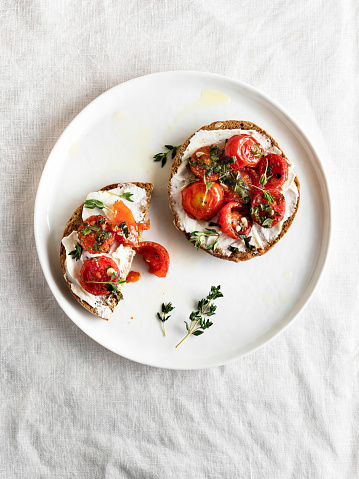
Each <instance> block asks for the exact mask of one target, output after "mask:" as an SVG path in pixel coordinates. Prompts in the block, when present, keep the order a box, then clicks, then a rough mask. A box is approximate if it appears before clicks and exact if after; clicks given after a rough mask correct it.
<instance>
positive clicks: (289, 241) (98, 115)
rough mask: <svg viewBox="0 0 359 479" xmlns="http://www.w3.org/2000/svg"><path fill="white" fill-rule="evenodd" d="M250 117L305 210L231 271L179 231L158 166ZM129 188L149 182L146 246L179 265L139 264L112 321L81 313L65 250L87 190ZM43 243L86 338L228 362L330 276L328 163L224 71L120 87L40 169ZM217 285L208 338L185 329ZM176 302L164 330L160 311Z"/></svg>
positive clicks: (285, 320) (161, 358) (269, 105)
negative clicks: (213, 130) (207, 130)
mask: <svg viewBox="0 0 359 479" xmlns="http://www.w3.org/2000/svg"><path fill="white" fill-rule="evenodd" d="M234 119H236V120H248V121H251V122H253V123H256V124H257V125H259V126H260V127H262V128H263V129H264V130H266V131H267V132H268V133H269V134H270V135H272V136H273V137H274V138H275V139H276V140H277V142H278V143H279V145H280V146H281V148H282V149H283V151H284V152H285V154H286V155H287V157H288V158H289V159H290V160H291V161H292V162H293V163H294V165H295V169H296V172H297V175H298V177H299V181H300V183H301V203H300V207H299V211H298V214H297V216H296V218H295V220H294V223H293V225H292V227H291V228H290V229H289V231H288V233H287V234H286V235H285V236H284V237H283V238H282V240H281V241H280V242H279V243H278V244H277V245H276V246H275V247H274V248H273V249H272V250H271V251H269V252H268V253H267V254H265V255H264V256H262V257H258V258H254V259H252V260H250V261H248V262H244V263H232V262H229V261H224V260H220V259H217V258H214V257H212V256H210V255H209V254H207V253H206V252H204V251H201V250H200V251H197V250H196V249H195V248H194V246H193V245H192V244H191V243H189V242H188V241H187V240H186V238H185V236H184V235H183V233H181V232H180V231H178V230H177V229H176V228H175V226H174V225H173V218H172V213H171V212H170V209H169V205H168V198H167V191H166V186H167V181H168V177H169V174H170V160H168V162H167V164H166V165H165V166H164V167H163V168H161V165H160V163H155V162H154V161H153V159H152V157H153V155H154V154H155V153H158V152H159V151H164V149H163V145H164V144H171V145H179V144H181V143H182V142H183V141H184V140H186V139H187V137H188V136H190V135H191V134H192V133H193V132H194V131H196V130H197V129H199V128H200V127H201V126H203V125H207V124H209V123H211V122H213V121H218V120H234ZM125 181H150V182H152V183H154V185H155V187H154V193H153V197H152V202H151V206H150V210H149V217H150V220H151V229H150V230H149V231H145V232H144V235H143V239H144V240H146V239H147V240H152V241H156V242H159V243H161V244H163V245H164V246H165V247H166V248H167V250H168V252H169V254H170V258H171V266H170V271H169V273H168V276H167V277H166V278H157V277H155V276H153V275H150V274H149V273H148V272H147V268H146V266H145V264H144V262H143V261H142V259H141V258H140V257H136V258H135V261H134V263H133V268H132V269H134V270H137V271H140V272H141V274H142V277H141V280H140V281H139V282H137V283H132V284H128V285H125V287H124V296H125V300H124V301H121V303H120V304H119V305H118V307H117V308H116V311H115V313H114V314H113V316H112V318H111V320H110V321H108V322H107V321H103V320H101V319H99V318H97V317H95V316H93V315H91V314H90V313H89V312H87V311H86V310H85V309H84V308H82V307H81V306H80V305H79V304H78V303H77V302H76V300H75V299H74V298H73V297H72V295H71V294H70V292H69V291H68V289H67V287H66V285H65V281H64V279H63V277H62V273H61V269H60V263H59V250H60V241H61V238H62V233H63V230H64V228H65V225H66V223H67V220H68V219H69V218H70V216H71V215H72V213H73V211H74V210H75V209H76V208H77V207H78V206H79V205H80V204H81V203H82V202H83V201H84V199H85V197H86V195H87V193H88V192H90V191H96V190H98V189H100V188H102V187H103V186H105V185H108V184H111V183H116V182H125ZM35 237H36V246H37V251H38V255H39V258H40V263H41V266H42V269H43V271H44V274H45V277H46V280H47V282H48V284H49V286H50V288H51V290H52V292H53V294H54V296H55V298H56V300H57V301H58V303H59V305H60V306H61V308H62V309H63V310H64V311H65V313H66V314H67V315H68V316H69V318H71V319H72V320H73V321H74V322H75V323H76V324H77V325H78V326H79V327H80V328H81V329H82V330H83V331H84V332H85V333H86V334H88V335H89V336H90V337H91V338H93V339H94V340H95V341H97V342H98V343H100V344H102V345H103V346H104V347H106V348H108V349H109V350H111V351H113V352H115V353H117V354H120V355H122V356H124V357H126V358H129V359H132V360H134V361H137V362H140V363H144V364H148V365H152V366H157V367H163V368H171V369H197V368H205V367H210V366H215V365H222V364H225V363H227V362H229V361H232V360H234V359H238V358H240V357H241V356H243V355H245V354H248V353H249V352H251V351H254V350H255V349H257V348H258V347H260V346H262V345H263V344H265V343H266V342H268V341H269V340H270V339H271V338H273V337H274V336H275V335H276V334H278V333H279V332H280V331H282V330H283V329H284V328H285V327H286V326H287V325H288V324H289V323H290V322H291V321H292V320H293V319H294V318H295V316H296V315H297V314H298V313H299V311H300V310H301V309H302V308H303V306H304V305H305V304H306V303H307V301H308V300H309V298H310V296H311V295H312V293H313V291H314V288H315V286H316V285H317V283H318V280H319V277H320V275H321V273H322V271H323V267H324V263H325V259H326V256H327V252H328V246H329V237H330V203H329V193H328V186H327V182H326V179H325V176H324V173H323V169H322V166H321V162H320V160H319V157H318V154H317V152H316V151H315V149H314V147H313V145H312V144H311V142H310V140H309V139H308V137H307V136H306V135H305V134H304V132H303V130H302V129H301V128H300V127H299V126H298V124H297V123H296V122H295V121H294V120H293V118H291V116H290V115H289V114H288V113H287V112H286V111H284V110H283V108H282V107H280V106H279V105H278V104H277V103H275V102H274V101H273V100H271V99H270V98H268V97H267V96H266V95H264V94H263V93H260V92H259V91H258V90H256V89H255V88H253V87H251V86H249V85H246V84H244V83H241V82H239V81H236V80H231V79H229V78H225V77H222V76H219V75H214V74H209V73H199V72H167V73H157V74H153V75H148V76H144V77H140V78H136V79H134V80H131V81H128V82H126V83H123V84H121V85H118V86H116V87H114V88H112V89H111V90H109V91H107V92H106V93H104V94H102V95H101V96H100V97H98V98H97V99H96V100H95V101H93V102H92V103H91V104H90V105H88V106H87V107H86V108H85V109H84V110H83V111H82V112H81V113H80V114H79V115H78V116H77V117H76V118H75V119H74V120H73V121H72V122H71V124H70V125H69V126H68V127H67V128H66V130H65V131H64V133H63V134H62V135H61V137H60V139H59V140H58V142H57V143H56V145H55V147H54V149H53V150H52V152H51V154H50V156H49V159H48V161H47V163H46V166H45V168H44V171H43V174H42V178H41V181H40V184H39V188H38V192H37V197H36V204H35ZM212 285H215V286H217V285H221V289H222V291H223V294H224V297H223V298H220V299H218V300H217V301H216V304H217V306H218V309H217V313H216V315H215V316H213V317H212V320H213V326H212V327H211V328H210V329H208V330H206V331H205V333H204V334H203V335H201V336H198V337H194V336H190V337H188V338H187V339H186V341H184V342H183V343H182V344H181V346H180V347H179V348H177V349H176V348H175V346H176V344H177V343H178V342H179V341H180V340H181V339H182V338H183V337H184V335H185V333H186V329H185V324H184V321H185V320H188V317H189V314H190V313H191V311H193V310H195V309H196V306H197V302H198V300H199V299H201V298H203V297H205V296H206V295H207V294H208V292H209V290H210V288H211V286H212ZM163 302H165V303H167V302H172V304H173V305H174V306H175V309H174V311H173V312H172V315H171V317H170V319H169V320H168V321H167V322H166V323H165V326H166V336H165V337H164V335H163V333H162V329H161V327H162V323H161V322H160V321H159V320H158V319H157V317H156V313H157V311H159V310H160V307H161V304H162V303H163Z"/></svg>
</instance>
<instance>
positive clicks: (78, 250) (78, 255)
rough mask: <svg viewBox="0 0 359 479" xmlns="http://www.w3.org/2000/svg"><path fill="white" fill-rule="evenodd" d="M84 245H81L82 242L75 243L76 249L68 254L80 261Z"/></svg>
mask: <svg viewBox="0 0 359 479" xmlns="http://www.w3.org/2000/svg"><path fill="white" fill-rule="evenodd" d="M82 249H83V248H82V246H81V245H80V243H76V244H75V249H74V250H73V251H70V253H69V254H68V256H70V255H71V256H72V259H75V260H76V261H78V260H79V259H80V258H81V255H82Z"/></svg>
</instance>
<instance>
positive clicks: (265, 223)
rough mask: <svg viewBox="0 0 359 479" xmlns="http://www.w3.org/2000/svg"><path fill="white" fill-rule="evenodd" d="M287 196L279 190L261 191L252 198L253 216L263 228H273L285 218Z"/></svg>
mask: <svg viewBox="0 0 359 479" xmlns="http://www.w3.org/2000/svg"><path fill="white" fill-rule="evenodd" d="M285 207H286V203H285V198H284V195H283V194H282V193H281V192H280V191H279V190H267V191H264V190H263V191H259V192H258V193H257V194H256V195H255V196H254V197H253V200H252V204H251V216H252V219H253V221H254V222H255V223H257V224H259V225H260V226H262V227H263V228H271V227H272V226H274V225H276V224H277V223H279V222H280V221H282V219H283V218H284V213H285Z"/></svg>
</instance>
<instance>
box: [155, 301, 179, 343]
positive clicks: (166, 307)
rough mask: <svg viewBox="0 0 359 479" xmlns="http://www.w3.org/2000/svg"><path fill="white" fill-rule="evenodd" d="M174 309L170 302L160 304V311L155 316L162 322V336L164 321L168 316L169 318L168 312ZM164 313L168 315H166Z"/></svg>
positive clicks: (164, 334)
mask: <svg viewBox="0 0 359 479" xmlns="http://www.w3.org/2000/svg"><path fill="white" fill-rule="evenodd" d="M174 309H175V307H174V306H172V303H167V304H165V303H162V306H161V313H162V314H160V313H157V318H158V319H159V320H160V321H161V322H162V330H163V336H166V330H165V321H167V320H168V318H170V316H171V315H170V314H169V313H170V312H171V311H173V310H174ZM166 314H167V315H168V316H166Z"/></svg>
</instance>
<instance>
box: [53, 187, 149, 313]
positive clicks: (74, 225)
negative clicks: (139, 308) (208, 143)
mask: <svg viewBox="0 0 359 479" xmlns="http://www.w3.org/2000/svg"><path fill="white" fill-rule="evenodd" d="M129 185H132V186H136V187H138V188H141V189H143V190H144V197H145V198H144V201H143V202H142V203H141V204H140V205H138V206H139V214H140V216H141V218H140V219H141V221H146V219H147V212H148V208H149V205H150V202H151V194H152V190H153V184H152V183H136V182H134V183H114V184H111V185H108V186H105V187H104V188H101V190H99V191H109V190H113V189H115V188H121V189H125V188H126V187H128V186H129ZM128 205H130V203H128ZM83 206H84V205H83V204H82V205H81V206H79V207H78V208H77V209H76V211H75V212H74V213H73V215H72V216H71V218H70V219H69V221H68V222H67V224H66V227H65V231H64V233H63V239H64V238H66V237H68V236H70V235H71V234H72V233H73V232H76V231H77V230H78V228H79V227H80V225H81V223H82V222H83V219H82V211H83ZM126 254H127V261H128V263H126V269H125V270H124V271H121V278H123V279H125V278H126V276H127V274H128V273H129V270H130V267H131V263H132V260H133V258H134V256H135V254H136V252H135V250H134V249H133V248H130V247H126ZM67 258H68V253H67V252H66V248H65V246H64V245H63V243H61V248H60V264H61V269H62V274H63V275H64V278H65V281H66V284H67V286H68V288H69V290H70V292H71V294H72V295H73V296H74V297H75V298H76V300H77V301H78V302H79V303H80V304H81V305H82V306H83V307H84V308H85V309H87V310H88V311H89V312H90V313H92V314H94V315H95V316H98V317H99V318H102V319H106V320H108V319H109V317H110V316H111V314H112V313H113V311H114V309H115V307H116V306H117V304H118V302H119V300H120V299H121V297H119V295H115V294H114V293H109V294H106V295H103V296H94V295H90V294H89V293H87V292H86V291H85V290H84V289H83V288H82V287H81V286H80V285H79V284H75V282H72V281H71V278H70V277H69V276H70V275H69V274H68V271H67V268H66V260H67ZM119 289H120V286H119ZM79 294H81V296H82V298H80V297H79ZM116 296H117V297H116ZM86 299H87V300H86ZM89 303H92V304H89Z"/></svg>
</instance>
